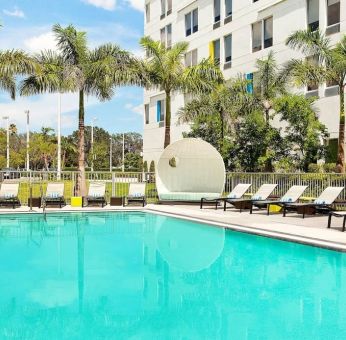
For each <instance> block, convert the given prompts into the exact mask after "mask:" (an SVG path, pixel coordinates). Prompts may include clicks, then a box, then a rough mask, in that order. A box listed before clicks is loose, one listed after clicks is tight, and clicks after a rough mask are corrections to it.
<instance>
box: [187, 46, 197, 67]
mask: <svg viewBox="0 0 346 340" xmlns="http://www.w3.org/2000/svg"><path fill="white" fill-rule="evenodd" d="M197 59H198V50H197V49H195V50H192V51H190V52H187V53H186V54H185V66H186V67H191V66H195V65H197Z"/></svg>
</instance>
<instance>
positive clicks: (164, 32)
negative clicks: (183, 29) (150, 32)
mask: <svg viewBox="0 0 346 340" xmlns="http://www.w3.org/2000/svg"><path fill="white" fill-rule="evenodd" d="M160 40H161V44H162V45H164V46H165V47H166V48H171V47H172V25H171V24H169V25H167V26H165V27H164V28H161V30H160Z"/></svg>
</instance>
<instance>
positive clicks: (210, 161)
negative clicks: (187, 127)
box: [156, 138, 226, 202]
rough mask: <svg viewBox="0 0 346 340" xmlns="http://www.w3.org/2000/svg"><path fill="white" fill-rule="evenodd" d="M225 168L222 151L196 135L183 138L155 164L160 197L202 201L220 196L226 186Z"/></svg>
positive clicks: (172, 199)
mask: <svg viewBox="0 0 346 340" xmlns="http://www.w3.org/2000/svg"><path fill="white" fill-rule="evenodd" d="M225 180H226V171H225V165H224V162H223V159H222V157H221V155H220V154H219V152H218V151H217V150H216V149H215V148H214V147H213V146H212V145H210V144H209V143H207V142H205V141H203V140H201V139H197V138H184V139H181V140H179V141H177V142H175V143H173V144H171V145H169V146H168V147H167V148H166V149H165V150H164V151H163V152H162V155H161V157H160V159H159V161H158V164H157V167H156V186H157V192H158V196H159V199H160V201H188V202H199V201H200V200H201V198H203V197H208V198H219V197H220V196H221V195H222V192H223V190H224V186H225Z"/></svg>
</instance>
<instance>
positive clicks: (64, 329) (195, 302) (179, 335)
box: [0, 212, 346, 340]
mask: <svg viewBox="0 0 346 340" xmlns="http://www.w3.org/2000/svg"><path fill="white" fill-rule="evenodd" d="M0 259H1V260H0V315H1V317H0V338H1V339H4V338H11V339H49V340H51V339H312V338H313V339H342V338H343V339H345V338H346V313H345V308H346V307H345V306H346V254H342V253H338V252H334V251H329V250H326V249H320V248H314V247H310V246H305V245H300V244H295V243H290V242H284V241H279V240H275V239H270V238H265V237H259V236H254V235H249V234H244V233H239V232H234V231H231V230H224V229H222V228H215V227H208V226H206V225H202V224H198V223H194V222H189V221H184V220H181V219H174V218H171V217H166V216H159V215H155V214H149V213H141V212H138V213H137V212H133V213H132V212H131V213H130V212H124V213H120V212H117V213H111V212H109V213H105V212H101V213H65V214H48V215H47V219H46V221H45V220H44V218H43V216H42V215H29V214H25V215H2V216H0Z"/></svg>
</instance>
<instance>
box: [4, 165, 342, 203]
mask: <svg viewBox="0 0 346 340" xmlns="http://www.w3.org/2000/svg"><path fill="white" fill-rule="evenodd" d="M77 174H78V172H77V171H63V172H61V173H60V176H59V174H58V173H57V172H46V171H29V172H26V171H11V172H6V171H5V172H4V171H2V172H1V171H0V183H1V182H2V181H13V182H19V183H20V190H19V192H20V194H19V197H20V200H21V203H22V204H23V205H26V204H27V202H28V199H29V197H30V192H32V197H40V196H42V193H44V192H45V190H46V186H47V183H48V182H64V183H65V198H66V200H67V202H69V201H70V198H71V196H73V195H74V190H75V183H76V178H77ZM86 179H87V184H88V183H89V182H90V181H104V182H106V191H107V199H108V200H109V198H110V197H111V196H118V197H121V196H125V195H127V194H128V189H129V184H130V183H135V182H146V183H147V188H146V195H147V198H148V201H149V202H156V201H157V192H156V186H155V175H154V174H153V173H138V172H136V173H134V172H112V173H111V172H86ZM238 183H251V184H252V186H251V192H255V191H256V190H257V189H258V188H259V187H260V186H261V185H262V184H264V183H277V184H278V187H277V189H276V190H275V192H274V195H277V196H282V195H283V194H284V193H285V192H286V191H287V190H288V189H289V188H290V187H291V186H292V185H307V186H308V189H307V190H306V192H305V194H304V196H309V197H317V196H319V194H320V193H321V192H322V190H323V189H325V188H326V187H328V186H345V185H346V175H344V174H334V173H328V174H327V173H325V174H320V173H291V174H282V173H227V175H226V185H225V192H224V193H225V194H226V193H228V192H230V191H231V190H232V188H233V187H234V186H235V185H236V184H238ZM339 198H340V199H342V200H345V201H346V190H344V192H343V193H342V194H341V195H340V197H339Z"/></svg>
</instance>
